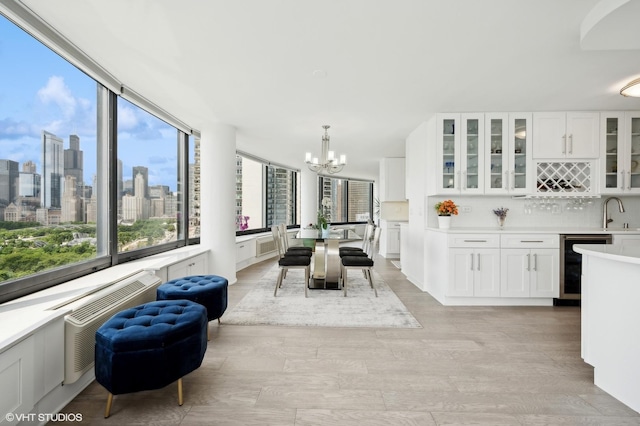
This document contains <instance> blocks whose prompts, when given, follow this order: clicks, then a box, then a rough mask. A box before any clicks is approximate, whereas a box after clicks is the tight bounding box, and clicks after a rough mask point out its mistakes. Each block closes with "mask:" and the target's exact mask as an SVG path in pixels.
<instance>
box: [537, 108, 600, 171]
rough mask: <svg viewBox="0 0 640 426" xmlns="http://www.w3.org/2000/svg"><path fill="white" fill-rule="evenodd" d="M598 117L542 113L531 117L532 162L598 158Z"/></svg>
mask: <svg viewBox="0 0 640 426" xmlns="http://www.w3.org/2000/svg"><path fill="white" fill-rule="evenodd" d="M599 128H600V114H599V113H597V112H567V113H565V112H541V113H534V114H533V136H534V138H535V143H534V146H533V158H536V159H538V158H541V159H563V158H585V159H586V158H598V156H599V155H600V149H599V147H600V132H599Z"/></svg>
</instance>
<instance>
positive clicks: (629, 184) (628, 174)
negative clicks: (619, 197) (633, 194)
mask: <svg viewBox="0 0 640 426" xmlns="http://www.w3.org/2000/svg"><path fill="white" fill-rule="evenodd" d="M627 176H629V179H627V189H629V190H630V189H631V171H628V172H627Z"/></svg>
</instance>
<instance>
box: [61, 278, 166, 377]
mask: <svg viewBox="0 0 640 426" xmlns="http://www.w3.org/2000/svg"><path fill="white" fill-rule="evenodd" d="M161 282H162V281H161V280H160V278H158V277H157V276H155V275H153V273H152V272H150V271H144V272H137V273H135V274H132V275H129V276H127V277H125V278H121V279H119V280H117V281H114V282H110V283H107V284H105V285H103V286H100V288H99V289H97V290H94V291H93V292H91V293H90V294H88V295H84V296H82V297H80V298H77V299H74V300H73V301H71V302H69V303H65V304H64V305H60V306H57V307H56V308H61V307H63V306H64V307H66V308H72V309H73V312H71V313H70V314H68V315H66V316H65V319H64V382H63V383H64V384H70V383H73V382H75V381H76V380H78V379H79V378H80V377H82V375H83V374H84V373H85V372H87V371H89V369H91V368H93V365H94V357H95V341H96V337H95V336H96V331H97V330H98V328H100V326H101V325H102V324H104V323H105V321H106V320H108V319H109V318H111V317H112V316H113V315H114V314H115V313H117V312H120V311H122V310H125V309H127V308H130V307H133V306H136V305H139V304H142V303H147V302H151V301H154V300H155V299H156V289H157V288H158V286H159V285H160V284H161Z"/></svg>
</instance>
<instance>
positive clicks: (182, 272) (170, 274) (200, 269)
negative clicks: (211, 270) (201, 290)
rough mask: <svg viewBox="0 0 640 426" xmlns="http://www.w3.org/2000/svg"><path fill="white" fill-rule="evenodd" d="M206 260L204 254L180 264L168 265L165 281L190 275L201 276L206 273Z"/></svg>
mask: <svg viewBox="0 0 640 426" xmlns="http://www.w3.org/2000/svg"><path fill="white" fill-rule="evenodd" d="M206 262H207V258H206V255H205V254H199V255H197V256H193V257H190V258H188V259H185V260H183V261H180V262H176V263H174V264H172V265H169V267H168V268H167V280H169V281H170V280H174V279H176V278H182V277H187V276H190V275H203V274H206V273H207V265H206Z"/></svg>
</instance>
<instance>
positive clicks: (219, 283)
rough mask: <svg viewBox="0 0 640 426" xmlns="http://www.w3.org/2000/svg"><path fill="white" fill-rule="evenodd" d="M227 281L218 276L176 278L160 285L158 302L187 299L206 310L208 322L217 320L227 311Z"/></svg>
mask: <svg viewBox="0 0 640 426" xmlns="http://www.w3.org/2000/svg"><path fill="white" fill-rule="evenodd" d="M228 287H229V281H227V279H226V278H224V277H220V276H218V275H191V276H188V277H182V278H176V279H175V280H171V281H167V282H166V283H164V284H162V285H160V287H158V290H157V299H158V300H175V299H187V300H191V301H192V302H196V303H199V304H201V305H203V306H204V307H205V308H207V318H209V321H211V320H214V319H217V320H218V323H220V317H221V316H222V314H224V311H226V310H227V288H228Z"/></svg>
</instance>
